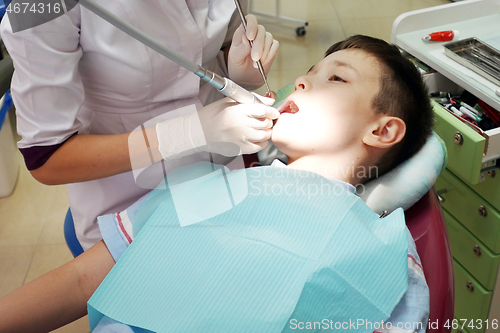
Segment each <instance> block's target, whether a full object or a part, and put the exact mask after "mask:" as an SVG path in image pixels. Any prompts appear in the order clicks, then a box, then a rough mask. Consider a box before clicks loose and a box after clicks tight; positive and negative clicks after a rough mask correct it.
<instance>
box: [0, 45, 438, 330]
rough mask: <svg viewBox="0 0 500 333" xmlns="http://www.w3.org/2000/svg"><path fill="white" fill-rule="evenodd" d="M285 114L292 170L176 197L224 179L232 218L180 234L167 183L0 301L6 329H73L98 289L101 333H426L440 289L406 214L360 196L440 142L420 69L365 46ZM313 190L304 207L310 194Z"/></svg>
mask: <svg viewBox="0 0 500 333" xmlns="http://www.w3.org/2000/svg"><path fill="white" fill-rule="evenodd" d="M278 110H279V111H280V113H281V115H280V117H279V119H278V120H277V122H276V124H275V125H274V128H273V134H272V141H273V143H274V145H275V146H276V147H277V148H278V149H279V150H280V151H282V152H283V153H285V154H286V155H287V156H288V158H289V162H288V165H284V164H283V163H280V162H279V161H276V162H275V163H273V164H274V166H271V167H257V168H250V169H246V170H237V171H231V172H229V171H227V170H225V169H224V168H220V169H219V171H220V176H217V177H219V178H217V177H215V176H214V177H215V178H214V177H208V178H204V179H203V181H202V182H200V183H201V185H199V184H198V185H199V187H196V189H195V188H194V187H193V188H190V187H189V186H187V187H185V188H183V189H182V191H180V192H179V193H181V194H182V195H184V196H185V197H187V198H191V197H193V196H196V195H197V194H198V193H199V191H200V189H202V191H203V188H207V187H208V188H211V187H210V184H215V183H213V180H214V179H219V180H220V179H224V180H225V181H226V184H229V185H231V190H233V197H234V198H236V197H237V196H238V194H237V187H236V186H235V183H234V181H235V179H237V178H238V175H239V176H241V175H244V179H243V181H242V182H241V183H239V185H242V184H243V185H248V188H247V189H246V192H245V193H244V199H241V200H238V199H235V200H234V201H235V202H233V203H232V207H233V209H229V210H228V211H227V212H223V213H217V214H212V215H211V216H208V217H209V218H208V219H207V221H208V222H206V221H202V222H199V223H196V224H192V225H188V226H184V227H182V228H181V227H179V220H180V218H181V213H179V211H177V212H176V211H175V209H174V208H173V207H175V206H176V205H178V202H179V201H178V199H175V198H174V190H173V188H174V186H171V188H170V190H168V189H166V190H155V191H154V192H153V193H152V194H151V195H150V196H149V197H148V198H145V199H141V201H140V202H138V203H136V204H134V206H133V207H132V208H130V209H128V210H127V211H124V212H120V213H117V214H113V215H109V216H104V217H102V218H101V219H100V227H101V230H102V231H103V232H102V234H103V238H104V240H103V241H101V242H99V243H98V244H96V245H95V246H93V247H92V248H91V249H89V250H88V251H86V252H85V253H83V254H82V255H80V256H79V257H77V258H76V259H74V260H72V261H71V262H70V263H68V264H66V265H64V266H62V267H60V268H58V269H56V270H54V271H52V272H50V273H48V274H46V275H44V276H42V277H40V278H38V279H36V280H34V281H32V282H30V283H28V284H26V285H25V286H23V287H22V288H20V289H18V290H16V291H14V292H13V293H11V294H9V295H7V296H6V297H4V298H3V299H2V300H1V301H0V314H1V315H0V316H1V317H2V319H1V321H0V332H32V331H33V332H34V331H37V332H38V331H49V330H51V329H54V328H56V327H59V326H62V325H64V324H66V323H67V322H70V321H73V320H76V319H77V318H79V317H81V316H84V315H85V314H86V313H87V301H89V298H90V297H91V296H92V294H94V292H95V294H94V296H92V299H91V300H90V302H89V316H90V317H92V318H91V319H90V320H91V326H92V328H94V327H95V326H97V327H95V330H94V331H95V332H151V331H162V332H287V331H294V330H302V329H304V330H311V331H322V330H323V331H334V330H340V329H343V330H349V331H352V332H354V331H356V332H365V331H366V332H373V331H379V332H390V331H394V332H395V331H397V332H405V331H408V332H410V331H419V332H425V328H426V324H427V317H428V311H429V293H428V288H427V285H426V283H425V278H424V274H423V271H422V269H421V265H420V262H419V258H418V254H417V253H416V249H415V244H414V242H413V239H412V238H411V235H410V234H409V232H408V231H407V230H406V227H405V226H404V217H403V213H402V211H401V210H399V211H398V210H397V211H395V212H393V213H392V214H390V215H389V216H387V217H385V218H378V216H377V215H375V214H374V213H373V211H371V210H370V209H369V208H368V207H367V206H366V205H365V204H364V203H363V202H362V200H361V199H359V198H358V197H357V196H356V195H355V186H358V185H360V184H363V183H366V182H367V181H369V180H370V179H372V178H375V177H377V176H381V175H382V174H384V173H386V172H388V171H390V170H391V169H393V168H394V167H395V166H397V165H398V164H400V163H401V162H403V161H405V160H407V159H408V158H410V157H411V156H413V155H414V154H415V153H416V152H418V151H419V150H420V148H421V147H422V146H423V145H424V144H425V142H426V140H427V138H428V137H429V136H430V134H431V126H432V123H433V112H432V108H431V106H430V103H429V99H428V97H427V91H426V88H425V86H424V84H423V82H422V80H421V77H420V75H419V73H418V71H417V70H416V69H415V67H414V66H413V65H412V64H411V63H410V62H409V61H407V60H406V59H404V58H403V57H402V56H401V54H400V52H399V51H398V50H397V48H396V47H394V46H390V45H388V44H387V43H386V42H384V41H381V40H378V39H374V38H371V37H366V36H353V37H350V38H348V39H346V40H344V41H342V42H338V43H336V44H334V45H333V46H332V47H331V48H330V49H329V50H328V51H327V53H326V56H325V58H324V59H323V60H321V61H320V62H319V63H317V64H316V65H315V66H313V67H312V68H311V69H310V70H309V72H308V73H307V75H304V76H301V77H299V78H298V79H297V80H296V81H295V91H294V92H293V93H292V94H291V95H290V96H289V97H288V98H287V99H286V100H285V101H284V102H283V103H282V104H281V106H280V107H279V108H278ZM276 166H281V168H277V167H276ZM374 166H375V167H376V168H375V169H374V168H373V167H374ZM193 168H194V169H193V170H194V171H195V172H198V171H197V170H198V169H196V167H193ZM202 168H203V167H202ZM187 169H189V167H188V168H187ZM212 170H214V169H212ZM346 170H349V171H347V172H346ZM368 170H370V171H372V172H368ZM373 170H377V171H378V174H374V171H373ZM351 171H352V172H351ZM360 171H362V172H360ZM186 172H187V171H181V172H180V174H181V177H184V174H185V173H186ZM221 177H222V178H221ZM239 179H240V180H241V179H242V178H239ZM264 180H265V181H264ZM264 183H266V185H263V184H264ZM190 184H192V183H190ZM311 184H315V185H317V187H315V189H316V192H315V193H311V192H310V191H309V192H308V193H307V197H306V193H305V192H303V193H302V192H300V191H299V190H298V189H299V188H301V186H302V187H303V186H306V187H307V188H308V189H311V187H310V185H311ZM169 185H171V183H169ZM229 185H228V186H229ZM278 189H281V190H280V193H279V194H278V193H277V191H278ZM183 191H184V192H183ZM190 191H192V192H190ZM266 191H267V192H266ZM273 191H274V194H273ZM287 191H288V192H287ZM155 192H156V193H155ZM319 192H321V193H319ZM210 193H211V192H210ZM182 195H181V196H182ZM176 200H177V201H176ZM148 205H149V206H148ZM209 205H211V204H209ZM146 206H148V209H145V208H144V207H146ZM238 210H240V212H239V215H238ZM276 212H279V214H278V213H276ZM184 213H186V214H187V215H189V213H190V212H184ZM193 214H194V213H193ZM193 214H191V215H193ZM144 216H147V217H144ZM136 220H142V222H145V221H147V222H148V223H147V224H145V223H143V224H142V225H141V226H137V225H136V224H137V223H139V224H140V223H142V222H137V221H136ZM127 223H130V224H129V225H127ZM346 223H347V224H346ZM181 224H182V222H181ZM143 225H144V226H143ZM345 225H347V226H348V227H347V228H343V227H344V226H345ZM204 227H205V228H204ZM141 228H142V230H141V233H140V234H139V235H138V232H137V229H141ZM132 229H133V232H132ZM333 229H335V230H333ZM351 229H352V230H354V231H350V230H351ZM113 230H114V231H113ZM113 232H114V234H113ZM352 232H354V234H352ZM134 236H137V237H135V238H134ZM169 237H170V238H169ZM176 237H178V238H176ZM349 237H353V238H351V239H350V240H349ZM132 240H133V243H132ZM353 240H354V241H353ZM126 247H129V248H128V249H127V251H126V252H125V253H124V254H123V257H121V254H122V253H123V249H124V248H126ZM163 247H166V248H168V249H167V250H158V251H160V252H158V251H157V249H160V248H161V249H163ZM145 249H146V250H145ZM148 251H149V252H148ZM161 251H163V252H161ZM120 257H121V259H120V260H119V261H117V264H116V266H115V260H118V259H119V258H120ZM159 258H161V259H159ZM332 258H334V259H332ZM155 260H156V261H155ZM113 266H115V267H114V268H113ZM112 268H113V271H111V269H112ZM110 271H111V273H110ZM108 273H110V274H109V276H108V277H107V278H106V280H105V281H104V282H103V280H104V278H105V277H106V275H108ZM144 280H148V281H144ZM101 283H102V284H101ZM99 285H101V286H100V287H99ZM207 286H208V287H207ZM339 286H341V287H342V288H340V287H339ZM98 287H99V289H98V290H97V292H96V289H97V288H98ZM336 288H337V289H336ZM152 295H154V296H155V297H152ZM154 298H160V300H159V302H160V303H158V302H157V301H158V300H154ZM108 303H109V304H108ZM159 305H160V308H158V306H159ZM114 310H116V311H114ZM156 310H158V311H156ZM144 311H146V312H144ZM193 311H194V312H193ZM155 312H156V313H155ZM136 315H137V316H136ZM193 316H195V317H198V316H199V317H200V318H194V317H193ZM136 317H137V318H136ZM96 318H97V319H96ZM165 318H166V319H165ZM186 320H187V321H188V322H186ZM360 320H361V321H360ZM373 320H377V321H382V320H383V321H384V323H390V325H388V324H386V325H385V326H384V325H380V322H379V324H377V323H374V322H373ZM92 321H94V322H92ZM349 321H350V322H349ZM370 321H372V322H370ZM353 322H356V325H354V324H353ZM123 323H126V324H128V325H124V324H123ZM406 323H413V326H412V327H411V328H410V327H409V326H405V324H406ZM415 323H422V324H421V325H420V326H418V325H417V326H415ZM359 324H362V325H361V326H360V325H359ZM368 324H370V325H368ZM155 325H156V326H155ZM162 325H163V326H162ZM161 327H163V328H161Z"/></svg>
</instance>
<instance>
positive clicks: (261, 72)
mask: <svg viewBox="0 0 500 333" xmlns="http://www.w3.org/2000/svg"><path fill="white" fill-rule="evenodd" d="M234 4H235V5H236V9H237V10H238V13H239V14H240V18H241V24H242V25H243V30H245V32H247V20H246V19H245V16H244V15H243V10H242V9H241V5H240V1H239V0H234ZM249 42H250V46H251V47H252V46H253V42H252V41H251V40H249ZM257 68H259V72H260V75H262V78H263V79H264V83H265V84H266V88H267V92H271V89H269V84H268V83H267V79H266V73H265V72H264V67H262V62H261V61H260V59H259V61H257Z"/></svg>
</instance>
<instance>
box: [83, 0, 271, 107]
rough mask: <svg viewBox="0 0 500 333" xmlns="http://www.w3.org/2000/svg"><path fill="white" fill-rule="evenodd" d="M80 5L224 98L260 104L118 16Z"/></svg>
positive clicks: (91, 5) (86, 1) (92, 5)
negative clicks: (190, 73) (214, 89)
mask: <svg viewBox="0 0 500 333" xmlns="http://www.w3.org/2000/svg"><path fill="white" fill-rule="evenodd" d="M80 5H82V6H83V7H85V8H87V9H88V10H90V11H91V12H93V13H94V14H96V15H97V16H99V17H101V18H102V19H104V20H106V21H108V22H109V23H111V24H112V25H114V26H115V27H117V28H118V29H120V30H121V31H123V32H125V33H126V34H128V35H130V36H131V37H133V38H134V39H136V40H138V41H139V42H141V43H143V44H144V45H146V46H148V47H150V48H152V49H153V50H155V51H156V52H158V53H160V54H161V55H164V56H165V57H167V58H168V59H170V60H172V61H173V62H175V63H176V64H178V65H180V66H182V67H184V68H186V69H187V70H189V71H191V72H193V73H194V74H196V75H198V76H199V77H200V78H201V79H202V80H203V81H206V82H208V84H210V85H211V86H213V87H215V88H216V89H217V90H218V91H219V92H220V93H221V94H223V95H224V96H227V97H229V98H232V99H233V100H235V101H236V102H238V103H242V104H254V103H262V102H261V101H260V100H259V99H258V98H257V97H255V95H254V94H252V93H251V92H249V91H248V90H246V89H244V88H242V87H240V86H239V85H237V84H236V83H234V82H233V81H231V80H229V79H228V78H223V77H221V76H219V75H217V74H215V73H214V72H212V71H210V70H208V69H206V68H203V67H201V66H199V65H197V64H195V63H194V62H192V61H191V60H189V59H187V58H185V57H184V56H183V55H181V54H180V53H177V52H176V51H174V50H171V49H169V48H168V47H166V46H165V45H163V44H161V43H160V42H158V41H157V40H155V39H153V38H152V37H151V36H149V35H147V34H145V33H144V32H142V31H140V30H139V29H137V28H136V27H134V26H132V25H130V24H129V23H127V22H125V21H123V20H122V19H120V18H119V17H118V16H116V15H114V14H113V13H111V12H110V11H108V10H107V9H104V8H103V7H101V6H100V5H97V4H96V3H94V2H91V1H89V0H80Z"/></svg>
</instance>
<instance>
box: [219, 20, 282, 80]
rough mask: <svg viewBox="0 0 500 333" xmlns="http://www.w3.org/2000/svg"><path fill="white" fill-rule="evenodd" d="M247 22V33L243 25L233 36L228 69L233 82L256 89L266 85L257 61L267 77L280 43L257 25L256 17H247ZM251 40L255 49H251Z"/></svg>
mask: <svg viewBox="0 0 500 333" xmlns="http://www.w3.org/2000/svg"><path fill="white" fill-rule="evenodd" d="M246 20H247V31H246V33H245V30H244V29H243V25H240V26H239V27H238V29H236V31H235V32H234V34H233V40H232V42H231V47H230V49H229V54H228V61H227V62H228V63H227V68H228V72H229V77H230V78H231V79H232V80H233V81H235V82H236V83H238V84H239V85H241V86H242V87H245V88H247V89H256V88H258V87H260V86H262V84H263V83H264V80H263V78H262V76H261V75H260V72H259V70H258V69H257V64H256V61H258V60H259V59H260V61H261V62H262V67H263V68H264V72H265V73H266V75H267V73H268V72H269V68H271V65H272V63H273V61H274V58H275V57H276V53H277V52H278V48H279V43H278V41H277V40H274V39H273V35H271V33H269V32H266V29H265V28H264V27H263V26H261V25H258V24H257V19H256V18H255V16H253V15H247V16H246ZM249 40H251V41H253V47H250V43H249V42H248V41H249Z"/></svg>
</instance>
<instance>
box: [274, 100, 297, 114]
mask: <svg viewBox="0 0 500 333" xmlns="http://www.w3.org/2000/svg"><path fill="white" fill-rule="evenodd" d="M278 111H279V113H281V114H283V113H292V114H293V113H297V112H299V107H298V106H297V104H295V103H294V102H293V101H289V100H286V101H285V102H283V104H281V105H280V107H279V108H278Z"/></svg>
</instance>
